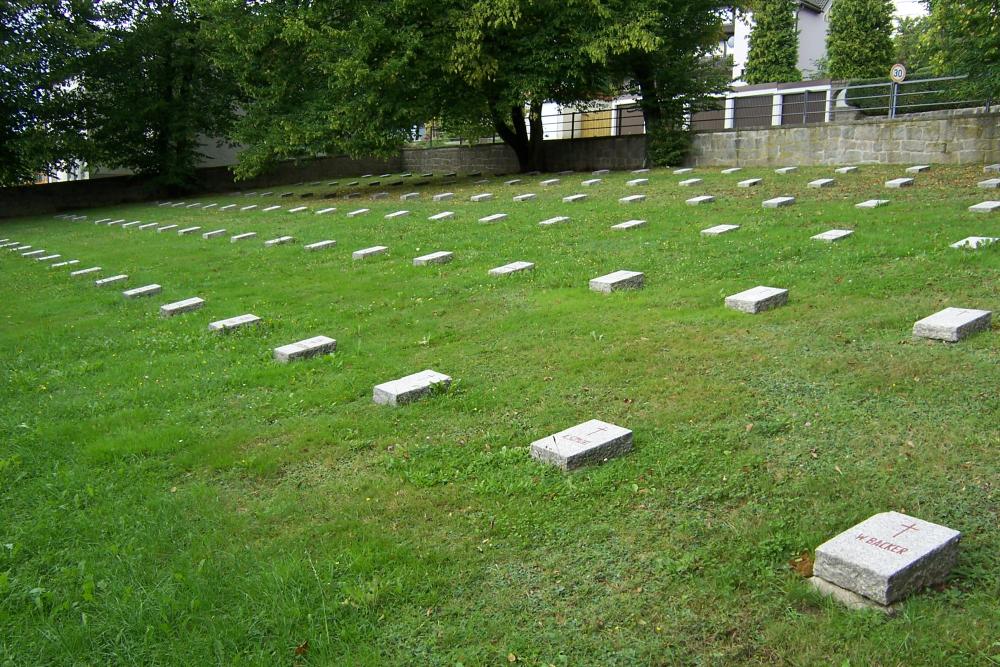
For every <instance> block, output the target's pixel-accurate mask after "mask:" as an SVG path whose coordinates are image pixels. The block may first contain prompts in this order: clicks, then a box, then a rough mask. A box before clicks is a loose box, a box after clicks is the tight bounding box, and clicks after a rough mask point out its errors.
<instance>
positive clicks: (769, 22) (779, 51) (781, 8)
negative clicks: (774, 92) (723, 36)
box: [743, 0, 802, 84]
mask: <svg viewBox="0 0 1000 667" xmlns="http://www.w3.org/2000/svg"><path fill="white" fill-rule="evenodd" d="M752 8H753V21H754V25H753V28H752V29H751V30H750V52H749V54H748V55H747V63H746V69H745V70H744V72H743V80H744V81H746V82H747V83H749V84H757V83H772V82H778V83H782V82H786V81H799V80H801V79H802V73H801V72H800V71H799V69H798V60H799V34H798V29H797V28H796V27H795V10H796V3H795V2H794V0H756V1H755V2H754V3H753V5H752Z"/></svg>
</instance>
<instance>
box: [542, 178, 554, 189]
mask: <svg viewBox="0 0 1000 667" xmlns="http://www.w3.org/2000/svg"><path fill="white" fill-rule="evenodd" d="M558 183H559V179H558V178H549V179H546V180H544V181H542V182H540V183H539V185H541V186H542V187H543V188H547V187H549V186H551V185H556V184H558Z"/></svg>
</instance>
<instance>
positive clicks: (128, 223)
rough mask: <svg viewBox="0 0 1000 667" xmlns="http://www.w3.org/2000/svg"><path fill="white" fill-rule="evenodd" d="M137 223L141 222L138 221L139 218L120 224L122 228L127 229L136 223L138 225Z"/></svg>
mask: <svg viewBox="0 0 1000 667" xmlns="http://www.w3.org/2000/svg"><path fill="white" fill-rule="evenodd" d="M139 224H142V222H141V221H139V220H133V221H132V222H126V223H125V224H124V225H122V229H129V228H131V227H135V226H136V225H139Z"/></svg>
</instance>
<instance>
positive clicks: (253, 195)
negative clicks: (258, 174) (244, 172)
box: [243, 192, 257, 197]
mask: <svg viewBox="0 0 1000 667" xmlns="http://www.w3.org/2000/svg"><path fill="white" fill-rule="evenodd" d="M243 196H244V197H256V196H257V193H256V192H245V193H243Z"/></svg>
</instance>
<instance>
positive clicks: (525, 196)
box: [514, 192, 535, 202]
mask: <svg viewBox="0 0 1000 667" xmlns="http://www.w3.org/2000/svg"><path fill="white" fill-rule="evenodd" d="M534 198H535V194H534V193H532V192H528V193H525V194H523V195H514V201H516V202H523V201H531V200H532V199H534Z"/></svg>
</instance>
